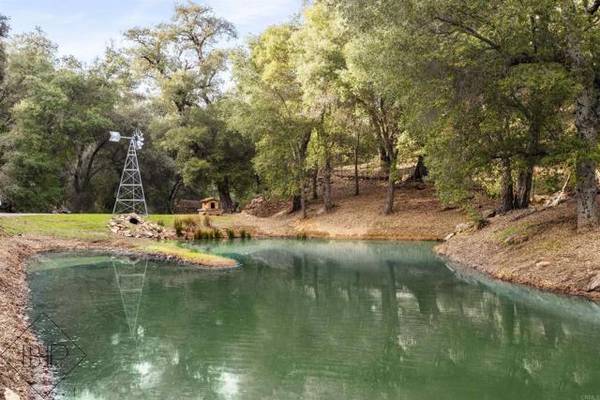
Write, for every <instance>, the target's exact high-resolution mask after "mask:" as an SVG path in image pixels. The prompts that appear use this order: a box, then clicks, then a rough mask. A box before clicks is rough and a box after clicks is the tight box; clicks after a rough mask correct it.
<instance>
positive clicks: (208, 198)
mask: <svg viewBox="0 0 600 400" xmlns="http://www.w3.org/2000/svg"><path fill="white" fill-rule="evenodd" d="M209 201H219V199H217V198H214V197H207V198H205V199H202V200H200V202H201V203H208V202H209Z"/></svg>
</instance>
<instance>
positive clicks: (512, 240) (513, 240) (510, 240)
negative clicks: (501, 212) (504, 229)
mask: <svg viewBox="0 0 600 400" xmlns="http://www.w3.org/2000/svg"><path fill="white" fill-rule="evenodd" d="M528 240H529V236H527V235H525V234H523V233H515V234H514V235H510V236H509V237H507V238H506V239H505V240H504V244H520V243H523V242H526V241H528Z"/></svg>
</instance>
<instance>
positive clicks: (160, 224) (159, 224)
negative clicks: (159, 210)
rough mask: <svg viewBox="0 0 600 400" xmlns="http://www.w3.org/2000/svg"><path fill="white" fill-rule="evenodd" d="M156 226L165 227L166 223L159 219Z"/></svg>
mask: <svg viewBox="0 0 600 400" xmlns="http://www.w3.org/2000/svg"><path fill="white" fill-rule="evenodd" d="M156 225H158V226H162V227H164V226H165V221H163V220H162V219H159V220H158V221H156Z"/></svg>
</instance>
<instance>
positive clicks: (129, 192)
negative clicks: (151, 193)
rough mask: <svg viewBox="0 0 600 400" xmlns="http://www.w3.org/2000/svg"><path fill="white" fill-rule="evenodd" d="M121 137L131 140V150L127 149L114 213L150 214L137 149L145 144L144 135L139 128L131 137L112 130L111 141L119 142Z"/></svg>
mask: <svg viewBox="0 0 600 400" xmlns="http://www.w3.org/2000/svg"><path fill="white" fill-rule="evenodd" d="M121 139H128V140H129V150H127V158H126V159H125V166H124V167H123V173H122V174H121V183H120V184H119V191H118V192H117V200H116V201H115V206H114V208H113V214H127V213H136V214H140V215H148V208H147V207H146V197H145V196H144V187H143V185H142V175H141V174H140V165H139V163H138V158H137V151H138V150H141V149H142V147H143V146H144V135H143V134H142V132H140V130H139V129H136V131H135V132H134V134H133V136H129V137H127V136H121V134H120V133H119V132H110V141H111V142H119V141H120V140H121Z"/></svg>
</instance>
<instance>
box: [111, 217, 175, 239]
mask: <svg viewBox="0 0 600 400" xmlns="http://www.w3.org/2000/svg"><path fill="white" fill-rule="evenodd" d="M108 229H109V230H110V231H111V232H112V233H114V234H116V235H120V236H125V237H135V238H146V239H157V240H160V239H169V238H173V237H175V233H174V232H172V231H170V230H168V229H165V228H163V227H162V226H160V225H158V224H155V223H152V222H149V221H145V220H144V219H143V218H142V217H140V216H139V215H137V214H125V215H116V216H114V217H113V219H112V220H110V222H109V223H108Z"/></svg>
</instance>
